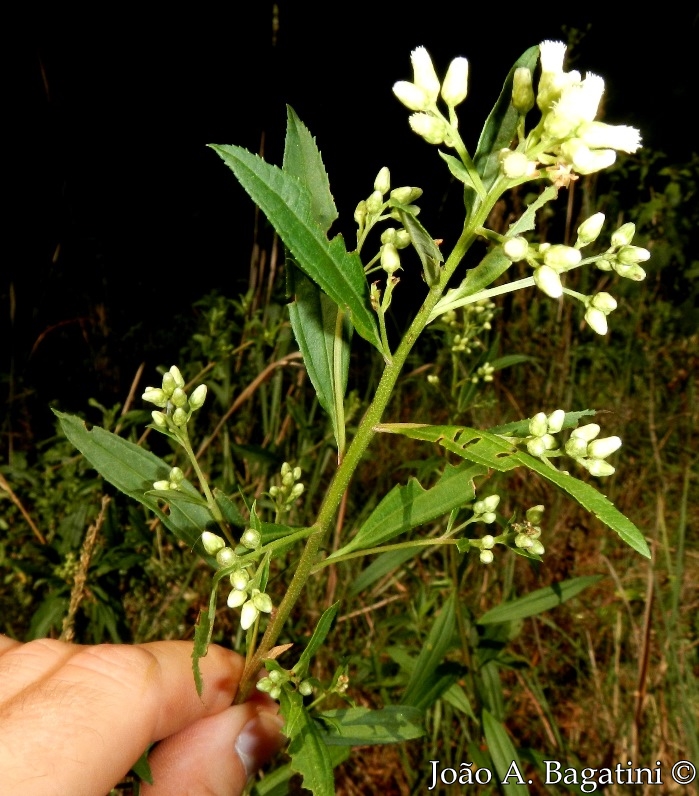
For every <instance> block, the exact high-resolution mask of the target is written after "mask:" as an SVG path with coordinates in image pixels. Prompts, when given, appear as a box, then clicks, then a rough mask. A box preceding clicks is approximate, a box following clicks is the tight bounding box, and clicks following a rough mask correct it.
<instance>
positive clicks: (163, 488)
mask: <svg viewBox="0 0 699 796" xmlns="http://www.w3.org/2000/svg"><path fill="white" fill-rule="evenodd" d="M153 489H155V490H157V491H158V492H167V491H168V489H170V482H169V481H155V482H154V483H153Z"/></svg>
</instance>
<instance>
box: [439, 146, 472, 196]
mask: <svg viewBox="0 0 699 796" xmlns="http://www.w3.org/2000/svg"><path fill="white" fill-rule="evenodd" d="M439 157H440V158H442V160H443V161H444V162H445V163H446V164H447V166H448V167H449V171H450V172H451V173H452V176H453V177H456V179H457V180H458V181H459V182H462V183H463V184H464V185H467V186H468V187H469V188H472V189H473V190H474V191H476V190H477V188H476V186H475V185H474V183H473V179H472V178H471V174H470V173H469V170H468V169H467V168H466V166H464V164H463V163H462V162H461V161H460V160H459V159H458V158H455V157H454V156H453V155H447V154H446V153H445V152H442V151H439Z"/></svg>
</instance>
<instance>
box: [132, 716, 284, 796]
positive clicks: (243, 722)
mask: <svg viewBox="0 0 699 796" xmlns="http://www.w3.org/2000/svg"><path fill="white" fill-rule="evenodd" d="M275 707H276V705H275ZM281 726H282V720H281V718H280V717H278V716H277V715H275V713H272V712H269V711H268V710H265V709H261V708H260V705H259V703H258V702H254V701H251V702H246V703H244V704H242V705H234V706H233V707H230V708H227V709H226V710H224V711H222V712H221V713H217V714H216V715H214V716H207V717H206V718H203V719H200V720H199V721H196V722H195V723H194V724H190V725H189V726H188V727H185V728H184V729H183V730H181V731H180V732H178V733H176V734H175V735H171V736H170V737H169V738H165V739H164V740H163V741H161V742H160V743H159V744H158V745H157V746H156V747H155V749H154V751H153V752H152V753H151V755H150V756H149V758H148V762H149V764H150V768H151V773H152V774H153V785H147V784H145V783H144V785H143V786H142V790H141V792H142V793H143V794H144V796H186V794H194V793H209V794H211V796H239V794H241V793H242V792H243V789H244V788H245V784H246V783H247V781H248V779H249V778H250V777H251V776H252V775H253V774H255V772H256V771H257V770H258V769H259V768H260V767H261V765H262V764H263V763H264V762H265V761H266V760H268V759H269V758H270V757H271V756H272V755H273V754H274V753H275V752H276V751H277V749H279V747H280V746H281V745H282V743H283V741H284V738H283V736H282V735H281V732H280V728H281Z"/></svg>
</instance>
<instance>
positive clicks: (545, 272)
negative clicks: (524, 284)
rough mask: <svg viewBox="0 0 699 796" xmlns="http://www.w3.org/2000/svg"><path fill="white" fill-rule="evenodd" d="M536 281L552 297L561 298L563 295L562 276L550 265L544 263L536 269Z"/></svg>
mask: <svg viewBox="0 0 699 796" xmlns="http://www.w3.org/2000/svg"><path fill="white" fill-rule="evenodd" d="M534 282H536V286H537V287H538V288H539V290H543V291H544V293H546V295H547V296H551V298H560V297H561V296H562V295H563V285H562V284H561V277H560V276H558V273H557V272H556V271H554V269H553V268H551V266H549V265H542V266H541V267H540V268H537V269H536V271H534Z"/></svg>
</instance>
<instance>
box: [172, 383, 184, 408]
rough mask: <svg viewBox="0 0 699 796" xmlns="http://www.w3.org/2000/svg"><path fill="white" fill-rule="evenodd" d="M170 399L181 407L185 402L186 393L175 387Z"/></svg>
mask: <svg viewBox="0 0 699 796" xmlns="http://www.w3.org/2000/svg"><path fill="white" fill-rule="evenodd" d="M170 400H171V401H172V403H173V404H174V405H175V406H177V407H180V408H183V407H184V406H186V404H187V393H186V392H185V391H184V390H183V389H182V388H181V387H175V390H174V392H173V393H172V395H171V396H170Z"/></svg>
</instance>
